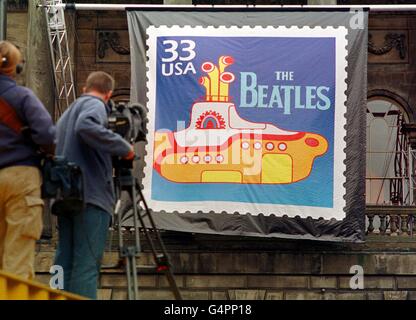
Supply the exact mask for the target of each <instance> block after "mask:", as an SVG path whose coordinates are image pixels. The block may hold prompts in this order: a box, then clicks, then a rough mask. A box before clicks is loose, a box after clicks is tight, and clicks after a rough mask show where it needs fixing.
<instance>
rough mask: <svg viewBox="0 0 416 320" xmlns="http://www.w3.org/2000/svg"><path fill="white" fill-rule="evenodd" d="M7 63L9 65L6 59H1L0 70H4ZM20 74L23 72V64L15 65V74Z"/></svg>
mask: <svg viewBox="0 0 416 320" xmlns="http://www.w3.org/2000/svg"><path fill="white" fill-rule="evenodd" d="M8 63H9V60H8V59H7V57H3V58H2V59H1V67H2V68H5V67H6V66H7V64H8ZM22 72H23V63H18V64H16V74H20V73H22Z"/></svg>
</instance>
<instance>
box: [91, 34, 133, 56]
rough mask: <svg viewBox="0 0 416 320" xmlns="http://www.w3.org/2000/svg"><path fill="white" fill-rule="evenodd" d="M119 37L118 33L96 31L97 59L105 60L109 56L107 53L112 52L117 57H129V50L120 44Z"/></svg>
mask: <svg viewBox="0 0 416 320" xmlns="http://www.w3.org/2000/svg"><path fill="white" fill-rule="evenodd" d="M120 39H121V37H120V34H119V32H118V31H110V30H106V31H98V39H97V41H98V44H97V56H98V58H99V59H101V60H102V59H105V58H106V56H108V55H109V53H108V51H109V50H112V51H113V52H115V53H117V54H118V55H122V56H127V55H130V49H129V48H128V47H126V46H123V45H122V44H121V40H120Z"/></svg>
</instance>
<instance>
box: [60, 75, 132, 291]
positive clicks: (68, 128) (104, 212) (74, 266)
mask: <svg viewBox="0 0 416 320" xmlns="http://www.w3.org/2000/svg"><path fill="white" fill-rule="evenodd" d="M113 88H114V79H113V78H112V77H111V76H110V75H108V74H107V73H105V72H99V71H98V72H93V73H91V74H90V75H89V76H88V78H87V82H86V86H85V88H84V95H82V96H81V97H80V98H78V99H77V100H76V101H75V102H74V103H73V104H72V105H71V106H70V108H69V109H68V110H67V111H65V113H64V114H63V115H62V117H61V119H60V120H59V121H58V124H57V149H56V154H57V155H59V156H65V157H66V158H67V160H68V161H71V162H74V163H76V164H77V165H78V166H79V167H80V168H81V170H82V172H83V177H84V190H85V192H84V193H85V194H84V197H85V209H84V210H83V212H82V213H80V214H78V215H74V216H71V217H67V216H63V215H60V216H58V228H59V244H58V250H57V253H56V257H55V264H56V265H60V266H62V268H63V270H64V290H68V291H71V292H73V293H77V294H80V295H83V296H87V297H89V298H92V299H95V298H96V294H97V280H98V275H99V270H100V265H101V259H102V256H103V253H104V247H105V241H106V238H107V232H108V228H109V225H110V221H111V213H112V212H113V207H114V203H115V196H114V188H113V178H112V156H119V157H122V158H124V159H127V160H133V158H134V151H133V148H132V146H131V145H130V144H129V143H128V142H127V141H126V140H124V139H123V138H122V137H121V136H119V135H118V134H116V133H114V132H113V131H111V130H109V129H108V128H107V126H108V115H109V112H110V110H109V108H108V106H107V102H108V100H109V99H110V97H111V95H112V91H113Z"/></svg>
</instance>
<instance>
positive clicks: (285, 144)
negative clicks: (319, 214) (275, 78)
mask: <svg viewBox="0 0 416 320" xmlns="http://www.w3.org/2000/svg"><path fill="white" fill-rule="evenodd" d="M233 63H234V58H233V57H231V56H221V57H220V58H219V61H218V65H215V64H214V63H212V62H204V63H203V64H202V66H201V69H202V71H203V72H204V73H206V74H207V76H203V77H201V78H200V80H199V82H200V84H201V85H202V86H204V87H205V97H204V98H203V99H202V100H203V101H202V102H195V103H194V104H193V106H192V109H191V118H190V123H189V126H188V127H187V128H185V129H183V130H178V131H176V132H172V131H167V130H158V131H157V132H156V133H155V140H154V162H153V168H154V169H155V170H156V171H157V172H158V173H159V174H160V175H161V176H162V177H164V178H165V179H167V180H169V181H172V182H178V183H250V184H288V183H293V182H297V181H300V180H303V179H305V178H307V177H308V176H309V175H310V173H311V171H312V166H313V162H314V160H315V158H316V157H318V156H321V155H323V154H325V153H326V151H327V149H328V142H327V140H326V139H325V138H324V137H323V136H321V135H319V134H315V133H310V132H296V131H287V130H282V129H279V128H278V127H276V126H275V125H273V124H270V123H257V122H250V121H247V120H245V119H243V118H241V117H240V116H239V115H238V113H237V109H236V107H235V105H234V104H233V103H232V102H231V98H230V97H229V93H228V92H229V85H230V84H231V83H232V82H233V81H234V80H235V76H234V74H232V73H231V72H227V71H225V69H226V68H227V67H228V66H229V65H231V64H233Z"/></svg>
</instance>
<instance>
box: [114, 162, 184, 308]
mask: <svg viewBox="0 0 416 320" xmlns="http://www.w3.org/2000/svg"><path fill="white" fill-rule="evenodd" d="M132 167H133V166H132V161H124V160H115V161H114V172H115V174H114V183H115V190H116V197H117V199H118V200H117V203H116V209H115V223H114V225H115V228H117V230H118V246H119V262H118V265H117V267H120V266H124V267H125V270H126V276H127V291H128V299H129V300H138V298H139V293H138V281H137V269H138V268H143V269H147V270H153V271H156V272H157V273H164V274H165V275H166V277H167V280H168V283H169V285H170V287H171V290H172V292H173V294H174V297H175V299H177V300H182V297H181V294H180V291H179V289H178V286H177V284H176V281H175V277H174V275H173V272H172V269H171V264H170V261H169V256H168V254H167V251H166V248H165V245H164V243H163V241H162V238H161V236H160V233H159V231H158V229H157V228H156V225H155V223H154V220H153V217H152V215H151V212H150V210H149V208H148V206H147V203H146V200H145V198H144V196H143V193H142V190H141V188H140V185H139V184H138V181H137V179H136V178H135V177H134V176H133V168H132ZM122 191H127V193H128V194H129V197H130V199H131V203H132V211H133V216H132V218H133V226H134V242H133V244H130V245H129V244H126V243H125V241H124V239H123V232H122V212H121V192H122ZM137 194H138V195H139V197H140V198H139V199H140V201H141V203H142V204H143V208H144V210H139V209H138V202H137ZM146 220H147V221H148V224H149V226H146V223H145V221H146ZM139 224H140V226H139ZM140 228H141V229H142V230H143V231H144V233H145V236H146V240H147V241H148V243H149V246H150V249H151V251H152V255H153V259H154V262H155V265H151V266H138V265H137V263H136V258H138V257H139V256H140V251H141V246H140ZM151 231H152V234H153V235H154V239H153V238H152V235H151V234H150V232H151Z"/></svg>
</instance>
